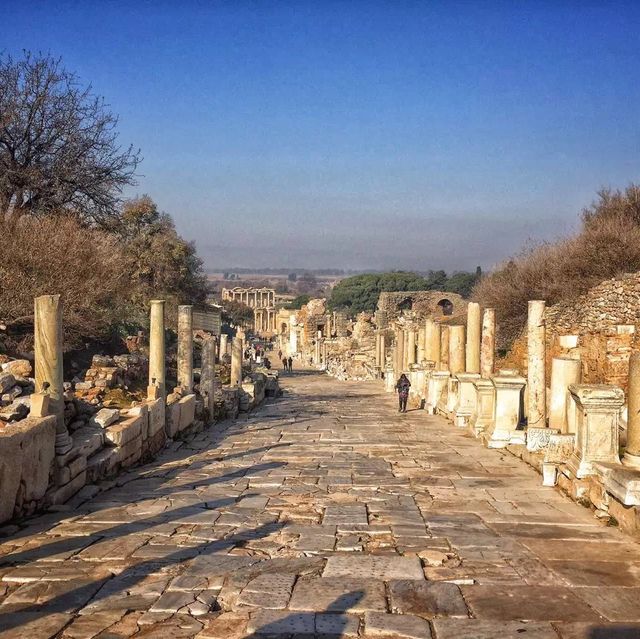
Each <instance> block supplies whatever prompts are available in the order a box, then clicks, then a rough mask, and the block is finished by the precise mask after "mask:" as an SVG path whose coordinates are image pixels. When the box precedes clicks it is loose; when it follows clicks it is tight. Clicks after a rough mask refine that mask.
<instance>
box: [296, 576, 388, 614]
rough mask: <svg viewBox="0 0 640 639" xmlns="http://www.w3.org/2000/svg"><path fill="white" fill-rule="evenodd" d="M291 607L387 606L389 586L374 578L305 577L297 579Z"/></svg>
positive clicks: (343, 609)
mask: <svg viewBox="0 0 640 639" xmlns="http://www.w3.org/2000/svg"><path fill="white" fill-rule="evenodd" d="M289 608H290V609H291V610H315V611H318V612H361V611H365V610H385V609H386V594H385V587H384V583H383V582H382V581H376V580H374V579H353V578H345V577H336V578H325V577H320V578H306V577H303V578H300V579H298V581H297V582H296V585H295V587H294V589H293V595H292V596H291V601H290V602H289Z"/></svg>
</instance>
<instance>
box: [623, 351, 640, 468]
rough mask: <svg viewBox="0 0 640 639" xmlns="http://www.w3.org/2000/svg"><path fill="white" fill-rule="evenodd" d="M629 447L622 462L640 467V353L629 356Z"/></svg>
mask: <svg viewBox="0 0 640 639" xmlns="http://www.w3.org/2000/svg"><path fill="white" fill-rule="evenodd" d="M627 398H628V400H627V401H628V416H627V447H626V449H625V453H624V456H623V458H622V463H623V464H625V465H627V466H633V467H634V468H639V469H640V353H632V354H631V357H630V358H629V386H628V391H627Z"/></svg>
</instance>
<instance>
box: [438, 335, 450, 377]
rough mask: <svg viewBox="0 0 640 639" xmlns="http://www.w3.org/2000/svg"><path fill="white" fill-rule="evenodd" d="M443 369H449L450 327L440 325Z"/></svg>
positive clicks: (441, 366)
mask: <svg viewBox="0 0 640 639" xmlns="http://www.w3.org/2000/svg"><path fill="white" fill-rule="evenodd" d="M438 369H439V370H441V371H448V370H449V327H448V326H445V325H444V324H441V325H440V365H439V366H438Z"/></svg>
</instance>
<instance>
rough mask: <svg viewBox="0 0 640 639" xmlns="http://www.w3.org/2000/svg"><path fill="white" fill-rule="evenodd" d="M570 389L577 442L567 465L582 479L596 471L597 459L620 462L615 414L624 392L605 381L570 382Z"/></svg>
mask: <svg viewBox="0 0 640 639" xmlns="http://www.w3.org/2000/svg"><path fill="white" fill-rule="evenodd" d="M569 392H570V393H571V395H572V396H573V398H574V401H575V403H576V407H577V410H576V443H575V448H574V450H573V455H572V456H571V459H570V460H569V464H568V467H569V470H570V471H571V472H573V473H574V474H575V476H576V477H578V478H579V479H581V478H583V477H586V476H588V475H595V474H596V470H595V468H594V466H593V464H594V463H596V462H605V463H610V464H619V463H620V458H619V457H618V447H619V435H618V428H619V426H618V414H619V412H620V409H621V408H622V405H623V404H624V393H623V391H622V389H621V388H618V387H617V386H607V385H605V384H573V385H571V386H569Z"/></svg>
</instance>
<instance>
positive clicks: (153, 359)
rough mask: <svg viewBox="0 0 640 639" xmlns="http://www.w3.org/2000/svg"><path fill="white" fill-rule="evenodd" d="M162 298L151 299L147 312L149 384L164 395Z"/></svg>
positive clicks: (161, 395)
mask: <svg viewBox="0 0 640 639" xmlns="http://www.w3.org/2000/svg"><path fill="white" fill-rule="evenodd" d="M164 346H165V345H164V300H151V309H150V312H149V386H153V385H155V386H157V387H158V392H159V396H160V397H163V398H164V396H165V390H166V387H165V384H166V379H165V361H164V358H165V352H164Z"/></svg>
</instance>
